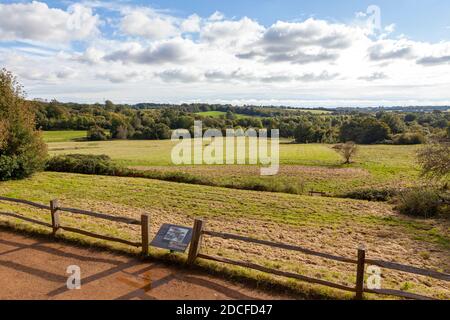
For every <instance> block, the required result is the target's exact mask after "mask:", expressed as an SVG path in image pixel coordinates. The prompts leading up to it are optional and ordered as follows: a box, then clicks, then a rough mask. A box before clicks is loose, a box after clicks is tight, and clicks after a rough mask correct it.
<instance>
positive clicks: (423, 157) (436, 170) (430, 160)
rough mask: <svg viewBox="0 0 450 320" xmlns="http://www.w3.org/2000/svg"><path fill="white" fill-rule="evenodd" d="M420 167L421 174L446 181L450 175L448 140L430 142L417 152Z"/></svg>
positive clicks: (449, 147) (449, 144) (449, 146)
mask: <svg viewBox="0 0 450 320" xmlns="http://www.w3.org/2000/svg"><path fill="white" fill-rule="evenodd" d="M417 157H418V160H419V164H420V165H421V167H422V176H425V177H428V178H430V179H433V180H437V181H444V182H447V183H448V179H449V177H450V142H449V141H448V140H443V141H439V142H434V143H431V144H429V145H427V146H425V147H424V148H422V149H420V150H419V151H418V154H417Z"/></svg>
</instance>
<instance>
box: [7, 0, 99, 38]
mask: <svg viewBox="0 0 450 320" xmlns="http://www.w3.org/2000/svg"><path fill="white" fill-rule="evenodd" d="M99 22H100V19H99V17H98V16H97V15H93V13H92V10H91V9H90V8H88V7H85V6H83V5H81V4H74V5H72V6H70V7H69V8H68V9H67V11H64V10H61V9H55V8H49V7H48V5H47V4H46V3H43V2H38V1H33V2H31V3H12V4H0V40H34V41H42V42H50V43H53V44H55V42H56V43H61V42H64V43H66V42H70V41H72V40H83V39H86V38H89V37H92V36H93V35H97V34H98V33H99V30H98V25H99Z"/></svg>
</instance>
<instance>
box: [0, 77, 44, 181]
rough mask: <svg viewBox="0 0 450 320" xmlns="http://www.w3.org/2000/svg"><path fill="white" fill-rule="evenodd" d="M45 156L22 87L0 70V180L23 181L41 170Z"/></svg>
mask: <svg viewBox="0 0 450 320" xmlns="http://www.w3.org/2000/svg"><path fill="white" fill-rule="evenodd" d="M46 156H47V147H46V145H45V143H44V142H43V140H42V137H41V135H40V133H39V132H37V131H36V129H35V120H34V112H33V110H32V109H31V106H30V104H29V103H28V102H27V101H25V99H24V95H23V91H22V87H21V86H20V85H19V84H18V82H17V80H16V78H15V77H14V76H13V75H12V73H11V72H8V71H6V70H5V69H2V70H0V180H9V179H20V178H24V177H27V176H29V175H31V174H32V173H33V172H35V171H38V170H41V169H43V167H44V163H45V158H46Z"/></svg>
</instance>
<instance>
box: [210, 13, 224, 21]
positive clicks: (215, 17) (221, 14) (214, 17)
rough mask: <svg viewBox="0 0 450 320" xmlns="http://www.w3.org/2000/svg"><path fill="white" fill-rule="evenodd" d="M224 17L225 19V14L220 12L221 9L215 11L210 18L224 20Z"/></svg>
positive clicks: (211, 19)
mask: <svg viewBox="0 0 450 320" xmlns="http://www.w3.org/2000/svg"><path fill="white" fill-rule="evenodd" d="M223 19H225V16H224V15H223V13H222V12H219V11H216V12H214V13H213V14H212V15H210V16H209V18H208V20H209V21H220V20H223Z"/></svg>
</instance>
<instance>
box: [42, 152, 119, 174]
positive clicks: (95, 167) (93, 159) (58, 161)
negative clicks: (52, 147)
mask: <svg viewBox="0 0 450 320" xmlns="http://www.w3.org/2000/svg"><path fill="white" fill-rule="evenodd" d="M46 170H48V171H56V172H73V173H85V174H100V175H115V174H118V173H120V172H121V170H122V168H121V167H119V166H117V165H116V164H114V163H113V162H112V161H111V158H110V157H108V156H106V155H90V154H69V155H60V156H55V157H52V158H50V159H49V160H48V161H47V165H46Z"/></svg>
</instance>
